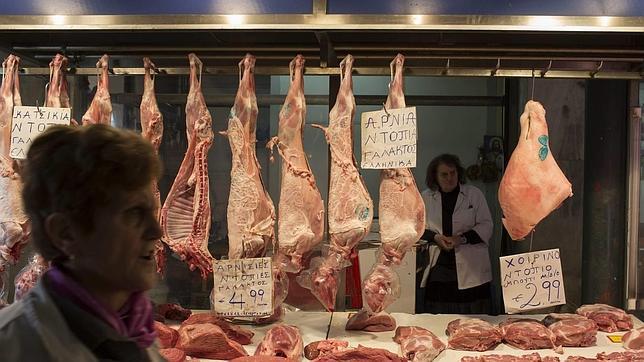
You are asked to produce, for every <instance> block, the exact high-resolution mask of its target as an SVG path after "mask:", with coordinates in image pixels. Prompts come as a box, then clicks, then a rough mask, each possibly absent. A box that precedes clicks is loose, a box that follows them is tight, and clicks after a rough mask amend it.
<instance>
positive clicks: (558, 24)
mask: <svg viewBox="0 0 644 362" xmlns="http://www.w3.org/2000/svg"><path fill="white" fill-rule="evenodd" d="M0 56H2V59H3V60H4V62H3V63H2V64H3V66H2V86H1V88H0V92H1V94H2V100H0V117H2V118H1V119H0V130H1V131H2V143H1V144H2V147H1V150H2V154H1V155H0V161H1V162H2V169H1V170H2V172H0V176H1V177H0V181H2V186H1V187H0V279H1V285H2V289H1V291H0V300H1V301H2V303H3V305H5V304H10V303H17V302H19V301H20V300H21V298H23V297H24V296H25V295H27V293H28V292H29V290H30V288H31V287H32V286H33V285H35V284H36V283H37V282H38V280H39V278H40V277H41V276H42V275H44V274H45V273H46V272H47V270H48V268H49V265H48V262H46V261H45V260H44V259H43V258H41V257H40V256H39V255H38V254H37V252H36V250H35V249H34V247H33V245H31V243H30V242H29V241H30V238H29V220H28V219H27V218H26V217H25V216H24V213H23V212H22V206H21V204H20V203H19V202H15V200H17V199H16V197H15V192H18V191H15V190H19V185H20V172H19V171H20V169H19V167H18V166H16V165H20V164H21V162H22V161H20V160H23V159H24V158H25V155H26V153H27V150H28V148H29V145H30V144H31V141H32V140H33V138H35V137H37V136H38V134H40V133H42V132H43V131H44V130H45V129H46V128H48V127H50V126H51V125H54V124H65V125H71V126H78V127H85V126H87V125H91V124H95V123H103V124H109V125H111V126H113V127H119V128H125V129H129V130H132V131H135V132H139V133H141V136H142V137H144V138H146V139H147V140H149V141H150V142H151V143H152V145H153V146H154V147H155V149H156V150H157V152H158V155H159V157H160V159H161V161H162V164H163V174H162V177H161V178H160V179H159V180H158V185H157V190H158V199H157V202H158V206H159V212H158V218H159V223H160V225H161V229H162V231H163V237H162V238H161V240H159V241H158V243H157V247H156V250H155V255H154V257H155V260H156V265H157V271H158V274H159V281H158V284H157V286H156V287H155V288H154V289H152V290H150V291H149V296H150V298H151V299H152V300H153V302H154V303H155V307H156V312H157V322H156V325H155V326H156V330H157V333H158V341H157V343H158V345H159V346H160V348H163V350H162V353H163V354H164V356H165V357H166V358H167V359H168V360H171V361H175V360H176V361H182V360H186V358H189V357H194V358H199V359H202V360H234V359H235V358H240V359H239V360H240V361H244V360H247V361H251V360H255V359H252V358H251V357H247V359H243V357H245V356H248V355H250V356H252V355H255V356H257V357H255V358H256V360H258V361H259V360H264V359H266V360H279V358H283V359H284V360H286V358H288V359H289V360H297V361H299V360H307V359H308V360H317V361H362V360H377V361H404V360H413V361H432V360H436V361H594V360H613V361H617V360H619V361H631V360H633V361H634V360H644V335H642V333H644V324H643V323H642V321H641V318H644V313H642V312H641V310H642V309H643V302H644V267H643V266H642V265H643V264H642V260H644V259H642V256H641V250H644V232H642V233H641V232H640V231H641V230H642V231H644V227H643V226H642V225H644V217H643V216H640V205H644V198H642V197H641V195H640V185H641V184H642V181H641V180H642V173H641V169H642V165H643V163H642V161H641V160H642V159H643V158H642V154H643V152H644V143H642V139H644V138H643V137H642V135H643V134H642V131H641V122H642V119H641V107H642V104H644V3H643V2H640V1H628V0H610V1H609V0H597V1H593V2H588V1H584V0H568V1H558V0H543V1H539V2H533V1H524V0H518V1H488V2H482V1H474V0H463V1H447V0H432V1H429V0H426V1H415V2H414V1H387V0H372V1H368V2H364V1H351V0H343V1H340V0H300V1H286V0H263V1H259V0H244V1H235V2H231V1H224V0H211V1H207V2H205V1H196V0H189V1H179V2H177V1H169V0H157V1H156V2H154V4H148V5H146V4H144V3H137V2H131V3H126V2H120V1H119V2H116V1H114V2H108V1H99V0H85V1H72V0H59V1H56V2H51V1H46V0H27V1H22V2H8V1H5V2H2V3H0ZM444 154H448V156H449V155H451V156H449V157H452V156H456V159H457V160H458V161H459V162H458V163H459V165H458V166H459V167H456V164H454V163H453V162H452V161H444V162H443V163H440V162H438V163H436V164H434V166H436V165H437V168H436V167H434V168H432V167H431V166H432V164H433V163H432V160H434V159H435V158H436V157H437V156H439V155H444ZM453 159H454V158H449V159H447V160H453ZM12 160H16V161H18V162H13V161H12ZM443 160H446V159H445V158H443ZM441 167H447V169H448V170H451V169H453V170H455V172H456V173H454V175H457V176H453V177H457V178H453V179H452V180H453V181H454V182H455V185H456V187H457V188H451V189H444V185H446V184H443V183H442V182H443V181H441V180H442V179H441V177H443V176H441V175H443V174H442V173H441V171H440V170H441ZM444 177H450V176H449V175H448V173H445V174H444ZM445 180H446V179H445ZM444 182H447V181H444ZM16 185H17V186H16ZM453 190H457V191H458V192H456V193H453V196H449V195H450V193H451V192H452V191H453ZM439 191H440V192H439ZM12 193H14V194H12ZM468 195H469V196H468ZM472 195H474V196H472ZM450 197H453V198H452V199H450ZM436 198H438V199H436ZM11 200H14V201H11ZM436 200H438V202H439V203H438V206H436V205H437V204H436ZM440 200H443V202H444V203H445V205H448V204H449V203H450V202H451V205H452V206H451V209H449V208H448V209H449V210H448V211H447V212H446V208H445V207H442V206H441V204H440ZM446 200H451V201H449V202H448V201H446ZM472 200H475V201H472ZM445 205H443V206H445ZM437 207H438V208H437ZM483 207H484V208H485V210H487V211H486V212H484V213H480V212H479V208H483ZM441 208H442V209H441ZM481 210H483V209H481ZM442 218H451V219H452V222H451V223H449V222H448V223H442V221H441V220H443V219H442ZM468 222H469V223H471V225H467V223H468ZM482 224H485V225H486V226H485V227H481V228H477V227H472V225H479V226H480V225H482ZM445 225H448V226H445ZM459 230H460V231H459ZM443 234H445V235H443ZM446 235H447V236H446ZM450 250H451V251H450ZM450 252H451V254H450V255H451V259H450V260H451V263H452V264H450V265H451V268H452V269H451V270H452V272H451V274H450V273H446V274H441V273H439V272H438V271H437V270H439V269H440V268H439V267H445V265H446V264H444V263H445V262H446V260H447V259H448V258H446V255H448V254H449V253H450ZM449 267H450V266H447V268H449ZM440 270H443V269H440ZM439 274H440V275H439ZM640 276H642V277H643V278H642V280H640V278H639V277H640ZM436 278H438V279H436ZM445 278H447V279H445ZM449 278H452V279H449ZM436 280H438V281H440V282H444V281H447V282H449V283H452V284H450V285H454V288H455V289H456V288H458V290H457V291H455V293H456V294H458V295H461V296H462V295H469V294H463V293H461V291H462V290H465V289H467V288H475V287H476V288H478V289H477V291H478V292H482V293H483V294H485V295H486V296H487V297H486V299H485V300H486V303H485V304H484V305H483V307H482V308H483V309H477V312H476V313H475V314H471V313H465V312H463V311H459V309H458V308H456V307H454V308H452V307H453V306H452V305H451V304H450V303H451V302H449V300H448V299H440V298H439V299H440V300H442V301H443V302H442V303H443V307H444V309H443V310H444V311H446V312H445V313H443V312H432V311H434V310H433V309H430V308H428V302H427V301H428V300H432V301H433V300H434V299H432V298H434V297H436V296H439V297H440V296H445V295H446V294H444V293H445V292H444V290H439V289H435V288H434V286H435V285H436V284H435V283H433V282H434V281H436ZM467 290H469V289H467ZM464 298H466V300H465V302H469V301H471V300H469V299H468V298H470V297H464ZM472 298H475V297H474V296H472ZM445 300H448V301H447V302H445ZM460 302H463V300H460V301H459V303H460ZM455 303H456V302H455ZM429 304H432V303H429ZM432 305H433V304H432ZM481 310H484V312H480V311H481ZM1 353H2V352H0V354H1ZM261 356H265V357H261ZM267 356H268V357H270V356H273V357H276V359H267V358H268V357H267ZM0 359H2V358H1V357H0Z"/></svg>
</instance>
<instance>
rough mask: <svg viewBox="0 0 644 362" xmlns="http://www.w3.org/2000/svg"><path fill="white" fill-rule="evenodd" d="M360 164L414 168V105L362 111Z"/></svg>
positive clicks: (367, 166)
mask: <svg viewBox="0 0 644 362" xmlns="http://www.w3.org/2000/svg"><path fill="white" fill-rule="evenodd" d="M360 131H361V132H360V135H361V142H362V143H361V147H362V158H361V167H362V168H371V169H384V168H400V167H416V136H417V126H416V107H407V108H397V109H387V110H381V111H375V112H364V113H362V115H361V117H360Z"/></svg>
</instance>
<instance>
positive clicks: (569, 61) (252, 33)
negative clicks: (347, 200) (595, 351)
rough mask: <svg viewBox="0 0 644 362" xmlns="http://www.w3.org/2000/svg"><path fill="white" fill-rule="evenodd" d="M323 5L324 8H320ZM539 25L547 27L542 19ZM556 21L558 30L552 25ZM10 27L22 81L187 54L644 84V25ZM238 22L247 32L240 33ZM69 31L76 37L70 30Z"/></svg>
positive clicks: (466, 21) (288, 21)
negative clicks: (398, 64)
mask: <svg viewBox="0 0 644 362" xmlns="http://www.w3.org/2000/svg"><path fill="white" fill-rule="evenodd" d="M317 3H318V2H317V1H316V2H315V3H314V4H317ZM535 19H536V20H535ZM553 19H554V20H553ZM60 22H61V20H60V19H58V20H57V19H56V18H55V16H42V17H34V16H29V17H27V16H0V24H2V25H0V50H2V51H4V52H7V53H14V54H17V55H19V56H21V58H22V67H23V73H25V74H48V73H49V68H48V63H49V61H50V60H51V58H52V57H53V56H54V55H55V54H56V53H63V54H65V55H67V56H68V57H69V59H70V61H71V64H70V66H71V70H70V74H95V69H93V64H94V63H95V62H96V60H97V58H98V57H100V56H101V55H102V54H103V53H107V54H109V55H110V57H111V67H112V72H113V73H114V74H142V73H143V68H142V66H141V65H142V64H141V58H142V57H143V56H149V57H151V58H152V59H153V61H154V62H155V63H156V65H157V66H158V67H159V69H160V71H161V72H162V73H166V74H187V73H188V68H187V54H188V53H190V52H195V53H197V55H198V56H199V57H200V58H201V59H202V61H203V62H204V66H205V68H204V73H205V74H237V72H238V69H237V62H238V61H239V59H241V58H242V57H243V56H244V54H246V53H247V52H250V53H252V54H254V55H255V56H256V57H257V73H258V74H288V62H289V61H290V60H291V59H292V58H293V57H294V56H295V55H296V54H298V53H301V54H303V55H304V56H305V57H306V59H307V62H306V65H307V68H306V74H323V75H324V74H338V71H339V69H338V67H337V65H338V62H339V60H341V59H342V58H343V57H344V56H345V55H346V54H349V53H351V54H352V55H353V56H354V57H355V63H354V64H355V67H356V73H357V74H368V75H388V74H389V72H390V70H389V62H390V61H391V59H392V58H393V57H394V56H395V54H396V53H399V52H400V53H402V54H404V55H405V57H406V62H405V65H406V70H407V74H409V75H431V76H504V77H505V76H510V77H529V76H532V75H533V74H534V75H535V76H538V77H541V76H543V77H564V78H593V77H594V78H617V79H641V78H642V77H643V76H644V18H640V17H634V18H624V17H622V18H619V17H610V18H607V17H552V16H542V17H534V16H515V17H512V16H433V17H432V16H422V18H418V16H416V15H394V16H387V17H384V16H375V15H327V14H324V13H323V12H322V13H321V12H320V11H319V9H318V10H317V12H316V13H314V14H305V15H302V14H299V15H247V16H243V18H241V19H235V18H231V16H230V15H212V16H205V15H204V16H187V15H185V16H70V17H67V19H65V23H66V24H67V25H65V24H63V25H60V24H59V25H56V23H60ZM235 22H238V23H235ZM61 28H65V30H60V29H61Z"/></svg>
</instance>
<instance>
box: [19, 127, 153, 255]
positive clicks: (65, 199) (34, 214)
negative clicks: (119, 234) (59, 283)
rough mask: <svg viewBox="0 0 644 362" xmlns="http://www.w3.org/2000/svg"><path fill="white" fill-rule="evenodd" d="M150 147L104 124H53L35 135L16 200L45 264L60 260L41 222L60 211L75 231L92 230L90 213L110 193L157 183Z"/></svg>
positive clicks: (139, 139)
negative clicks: (66, 215) (19, 196)
mask: <svg viewBox="0 0 644 362" xmlns="http://www.w3.org/2000/svg"><path fill="white" fill-rule="evenodd" d="M160 172H161V162H160V161H159V157H158V156H157V155H156V153H155V151H154V149H153V148H152V145H151V144H150V143H149V142H148V141H146V140H144V139H143V138H142V137H141V135H139V134H138V133H134V132H132V131H127V130H122V129H117V128H114V127H111V126H107V125H91V126H82V127H71V126H53V127H51V128H49V129H47V130H46V131H45V132H44V133H43V134H41V135H40V136H38V137H36V139H34V142H33V143H32V145H31V147H30V148H29V152H28V153H27V161H26V164H25V169H24V172H23V181H24V187H23V191H22V199H23V203H24V206H25V212H26V213H27V216H28V217H29V219H30V221H31V237H32V240H33V241H34V244H35V247H36V249H37V251H38V252H39V253H40V254H41V255H42V256H43V258H44V259H45V260H48V261H51V260H61V261H62V260H64V259H66V257H67V256H66V255H65V254H64V253H63V252H62V251H61V250H59V249H58V248H56V247H55V246H54V245H53V244H52V243H51V241H50V239H49V236H48V235H47V233H46V231H45V220H46V219H47V217H48V216H49V215H51V214H53V213H55V212H66V213H68V214H69V215H70V216H71V217H72V218H73V220H76V221H77V223H78V224H77V225H78V226H79V227H80V228H81V230H84V231H87V232H90V231H92V230H93V229H94V211H95V209H97V208H100V207H101V205H105V204H106V203H107V202H108V201H109V200H110V199H111V198H113V197H114V193H116V192H123V191H125V192H131V191H136V190H140V189H143V188H144V187H145V186H146V185H150V187H152V186H151V182H152V181H153V180H155V179H158V177H159V175H160Z"/></svg>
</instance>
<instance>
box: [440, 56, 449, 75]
mask: <svg viewBox="0 0 644 362" xmlns="http://www.w3.org/2000/svg"><path fill="white" fill-rule="evenodd" d="M447 73H449V58H447V64H445V69H443V71H442V72H441V75H447Z"/></svg>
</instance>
